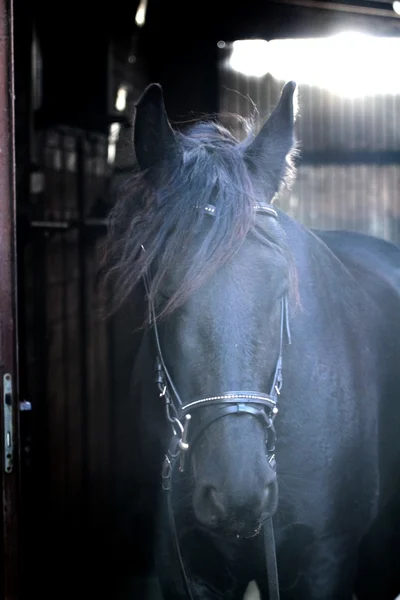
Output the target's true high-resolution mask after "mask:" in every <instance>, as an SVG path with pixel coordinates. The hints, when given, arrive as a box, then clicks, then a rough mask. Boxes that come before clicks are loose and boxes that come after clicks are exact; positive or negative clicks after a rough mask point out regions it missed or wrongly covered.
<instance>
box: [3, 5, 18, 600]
mask: <svg viewBox="0 0 400 600" xmlns="http://www.w3.org/2000/svg"><path fill="white" fill-rule="evenodd" d="M13 19H14V12H13V1H12V0H0V375H1V377H0V386H1V388H2V389H1V396H3V394H4V383H3V377H4V376H5V375H8V376H9V380H10V381H12V382H13V394H12V399H11V402H12V408H13V411H12V412H13V417H12V418H13V423H12V429H13V436H14V444H13V451H14V452H13V453H14V461H13V468H12V470H11V472H10V473H6V472H5V471H3V470H2V471H1V481H2V496H1V509H2V514H1V533H2V539H1V548H0V553H1V558H0V564H1V565H2V569H1V571H2V573H1V575H0V577H1V580H2V584H3V585H2V587H3V589H0V594H1V596H2V598H4V600H18V595H19V577H18V572H19V566H20V556H19V552H20V549H19V510H18V507H19V489H20V481H19V476H20V468H19V460H20V459H19V421H18V418H17V415H18V404H17V403H18V384H17V382H18V361H17V328H18V323H17V312H16V290H17V277H16V216H15V215H16V204H15V186H16V175H15V119H14V95H15V90H14V47H13V46H14V30H13ZM7 381H8V380H7ZM4 416H5V415H4V410H3V407H2V409H1V413H0V419H1V421H2V425H3V426H4ZM3 451H4V450H3V449H2V450H1V453H2V454H3Z"/></svg>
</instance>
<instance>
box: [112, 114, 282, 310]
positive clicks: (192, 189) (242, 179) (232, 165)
mask: <svg viewBox="0 0 400 600" xmlns="http://www.w3.org/2000/svg"><path fill="white" fill-rule="evenodd" d="M241 121H243V119H242V118H241ZM176 135H177V138H178V140H179V142H180V144H181V147H182V149H183V163H180V164H174V161H171V164H168V165H162V166H161V167H159V168H158V169H157V170H156V171H155V172H153V173H151V174H150V173H149V172H148V171H141V170H140V169H139V168H138V166H135V167H134V168H133V171H132V174H131V175H130V176H129V177H128V178H127V179H126V180H125V181H124V183H123V185H122V186H121V189H120V193H119V197H118V199H117V202H116V204H115V206H114V207H113V209H112V210H111V212H110V215H109V223H108V235H107V239H106V243H105V248H104V250H105V253H104V259H103V267H102V270H103V274H104V282H105V283H107V282H109V281H110V280H112V281H113V307H112V309H111V310H112V311H113V310H115V309H116V308H118V307H119V306H121V304H123V303H124V302H125V301H126V300H127V299H128V297H129V296H130V295H131V293H132V292H133V290H134V289H135V288H136V286H137V285H138V284H139V282H140V281H141V279H142V277H143V275H144V274H145V273H149V271H150V269H151V282H150V294H149V295H150V299H151V300H152V301H153V302H154V301H155V297H156V295H157V294H158V292H159V291H160V286H161V285H162V283H163V280H164V277H165V275H166V273H167V272H168V271H169V270H170V269H174V268H176V265H177V264H179V266H180V268H181V267H182V266H184V268H183V269H182V278H181V281H180V284H179V286H177V289H176V290H174V292H173V294H172V295H171V297H169V298H168V300H167V301H166V303H165V304H164V306H163V308H162V311H161V312H160V314H159V315H158V316H159V317H162V316H165V315H167V314H169V313H170V312H171V311H173V310H174V309H175V308H177V307H178V306H179V305H180V304H182V303H183V302H184V300H185V299H186V298H187V297H188V296H189V295H190V294H191V293H192V292H193V291H194V290H195V289H196V288H197V287H198V286H199V285H200V284H201V283H202V282H203V281H204V279H205V278H207V277H208V276H209V275H210V274H211V273H212V272H214V271H215V270H216V269H217V268H218V267H220V266H221V265H222V264H223V263H225V262H226V261H228V260H229V259H230V258H231V257H232V256H233V254H234V253H235V252H236V251H237V249H238V248H239V246H240V244H241V243H242V242H243V241H244V239H245V237H246V236H247V235H248V233H249V231H250V230H253V231H254V232H256V233H257V230H256V229H255V228H254V227H253V225H254V210H253V204H254V203H255V202H257V201H259V200H260V198H259V195H260V186H262V181H261V182H260V181H258V182H257V180H256V176H255V174H254V173H251V172H250V170H249V168H248V167H247V166H246V164H245V161H244V160H243V149H244V147H246V146H247V144H249V143H250V142H251V141H252V139H253V137H254V134H253V133H252V131H251V127H250V133H249V135H248V136H247V137H246V139H245V140H244V141H242V142H238V140H237V139H236V138H235V137H234V136H233V135H232V134H231V133H230V132H229V131H228V129H226V128H225V127H223V126H222V125H221V124H219V123H217V122H215V121H213V120H208V121H203V120H202V121H200V122H196V123H195V124H192V125H191V126H190V127H189V128H188V129H187V130H186V131H184V132H183V131H176ZM266 171H267V169H266ZM291 174H293V167H292V165H291V161H290V157H289V158H288V161H287V169H286V173H284V176H283V177H282V185H284V184H285V182H287V180H288V179H289V178H290V176H291ZM257 196H258V198H257ZM269 200H272V199H269ZM206 204H212V205H214V206H215V209H216V210H215V217H211V216H210V215H208V214H206V213H204V211H203V210H202V208H203V207H204V206H205V205H206ZM204 219H207V220H208V223H209V227H207V228H206V233H205V234H204V239H203V240H202V242H201V243H199V244H192V243H191V242H192V240H193V238H194V237H196V236H197V235H198V234H199V233H200V231H203V230H204V228H203V227H202V223H203V220H204ZM263 241H264V242H265V243H269V244H273V245H274V246H275V247H278V248H280V249H281V250H282V251H284V248H282V240H277V239H276V240H274V239H272V238H270V239H265V236H264V239H263ZM154 267H156V268H154Z"/></svg>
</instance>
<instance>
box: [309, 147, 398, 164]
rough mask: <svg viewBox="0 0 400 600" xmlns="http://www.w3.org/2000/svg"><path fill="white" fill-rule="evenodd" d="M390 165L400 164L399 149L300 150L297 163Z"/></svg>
mask: <svg viewBox="0 0 400 600" xmlns="http://www.w3.org/2000/svg"><path fill="white" fill-rule="evenodd" d="M363 164H367V165H371V164H379V165H392V164H397V165H399V164H400V151H399V150H376V151H370V152H368V151H364V150H363V151H357V150H350V151H346V150H345V151H343V150H320V151H307V150H304V151H301V152H300V156H299V159H298V165H299V166H301V165H363Z"/></svg>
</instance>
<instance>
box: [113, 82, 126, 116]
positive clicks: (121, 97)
mask: <svg viewBox="0 0 400 600" xmlns="http://www.w3.org/2000/svg"><path fill="white" fill-rule="evenodd" d="M127 94H128V90H127V89H126V87H123V86H121V87H120V88H119V90H118V92H117V99H116V101H115V108H116V109H117V110H119V111H123V110H125V108H126V96H127Z"/></svg>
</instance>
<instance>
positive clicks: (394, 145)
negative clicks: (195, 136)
mask: <svg viewBox="0 0 400 600" xmlns="http://www.w3.org/2000/svg"><path fill="white" fill-rule="evenodd" d="M230 52H231V46H230V45H228V44H227V45H226V46H225V47H224V48H223V49H221V62H220V67H219V75H220V113H222V114H226V113H228V115H225V117H223V120H224V122H225V123H226V124H228V125H229V126H230V127H231V128H232V129H233V131H234V132H235V134H236V135H238V136H239V137H242V135H243V129H242V127H240V125H238V123H237V121H236V119H235V118H234V116H229V114H231V115H234V114H239V115H240V116H241V117H245V118H247V117H249V116H252V117H253V118H254V121H255V122H256V124H257V125H259V124H260V123H261V122H263V120H264V119H265V117H266V116H267V115H268V114H269V113H270V112H271V110H272V108H273V107H274V106H275V104H276V102H277V100H278V98H279V94H280V91H281V89H282V86H283V84H284V83H285V82H284V81H278V80H276V79H274V78H273V77H272V76H271V75H269V74H268V75H266V76H264V77H262V78H259V79H256V78H249V77H246V76H244V75H241V74H239V73H237V72H235V71H233V70H231V69H229V68H228V67H227V66H226V59H227V58H228V56H229V54H230ZM299 106H300V113H299V117H298V121H297V124H296V133H297V138H298V140H299V142H300V149H301V156H302V157H303V158H302V160H301V162H300V163H299V166H298V172H297V180H296V182H295V184H294V185H293V187H292V191H291V194H287V193H284V194H283V195H282V196H281V198H280V200H279V205H280V206H281V207H282V208H283V209H284V210H285V211H287V212H288V213H289V214H290V215H292V216H294V217H295V218H296V219H298V220H299V221H300V222H302V223H303V224H305V225H306V226H309V227H316V228H329V229H332V228H338V227H340V228H342V227H343V228H347V229H353V230H357V231H363V232H367V233H372V234H374V235H378V236H382V237H384V238H385V239H389V240H393V241H396V242H400V95H391V96H382V95H377V96H371V97H366V98H361V99H360V98H358V99H347V98H341V97H339V96H337V95H335V94H332V93H329V92H328V91H326V90H323V89H319V88H316V87H311V86H307V85H300V86H299Z"/></svg>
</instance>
